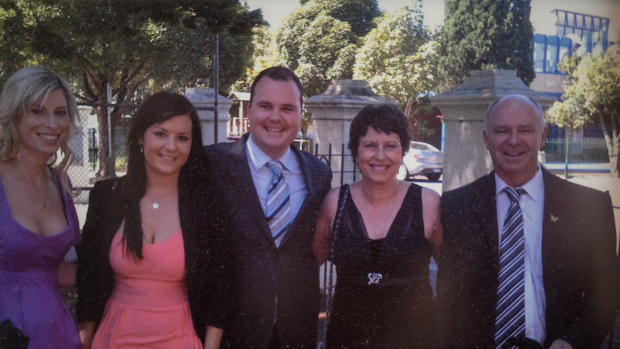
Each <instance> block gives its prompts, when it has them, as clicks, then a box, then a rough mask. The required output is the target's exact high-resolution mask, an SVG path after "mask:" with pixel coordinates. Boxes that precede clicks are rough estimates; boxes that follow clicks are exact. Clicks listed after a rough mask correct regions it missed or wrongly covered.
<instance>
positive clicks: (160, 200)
mask: <svg viewBox="0 0 620 349" xmlns="http://www.w3.org/2000/svg"><path fill="white" fill-rule="evenodd" d="M176 191H177V188H175V189H174V190H172V191H170V192H169V193H167V194H166V195H164V196H163V197H161V198H160V199H159V200H157V199H154V200H152V201H153V203H152V204H151V207H153V209H154V210H157V209H158V208H159V207H160V206H161V205H162V204H163V203H164V200H166V199H168V198H169V197H170V196H171V195H172V194H174V193H175V192H176Z"/></svg>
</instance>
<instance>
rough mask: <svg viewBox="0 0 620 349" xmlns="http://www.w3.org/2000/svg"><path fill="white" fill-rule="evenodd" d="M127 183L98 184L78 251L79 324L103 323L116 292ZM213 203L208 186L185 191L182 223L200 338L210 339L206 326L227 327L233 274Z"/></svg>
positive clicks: (190, 296)
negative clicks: (117, 239) (116, 242)
mask: <svg viewBox="0 0 620 349" xmlns="http://www.w3.org/2000/svg"><path fill="white" fill-rule="evenodd" d="M124 183H125V178H124V177H123V178H118V179H108V180H104V181H99V182H97V183H96V184H95V186H94V188H93V189H92V191H91V193H90V197H89V206H88V213H87V216H86V223H85V225H84V229H83V234H82V242H81V243H80V244H79V245H78V246H77V248H76V249H77V253H78V263H79V265H78V272H77V289H78V302H77V306H76V311H77V318H78V322H86V321H94V322H97V323H99V322H100V321H101V318H102V316H103V310H104V308H105V305H106V303H107V301H108V298H109V297H110V296H111V295H112V291H113V290H114V270H113V269H112V267H111V266H110V261H109V254H110V247H111V244H112V239H113V238H114V235H115V234H116V232H117V231H118V228H119V226H120V224H121V221H122V220H123V212H124V208H123V206H122V204H121V200H120V196H119V193H120V192H121V191H122V190H123V189H122V188H123V185H124ZM211 198H212V195H211V194H210V189H209V188H208V187H207V186H204V185H203V186H201V187H200V188H184V187H182V186H180V187H179V218H180V221H181V229H182V234H183V244H184V248H185V278H186V284H187V295H188V299H189V305H190V310H191V314H192V320H193V322H194V328H195V330H196V334H197V335H198V337H199V338H200V340H201V341H202V340H204V336H205V329H206V325H211V326H215V327H219V328H222V327H223V317H224V308H223V307H224V303H225V302H224V301H223V297H225V293H226V292H227V289H226V282H227V281H226V280H227V275H226V272H225V270H224V269H223V266H224V264H223V262H222V261H223V260H224V258H225V256H223V253H225V251H224V250H223V249H222V248H221V245H220V244H223V243H225V242H222V241H218V240H216V238H215V237H214V236H213V234H211V233H210V232H209V226H210V224H211V221H210V219H211V218H212V217H211V215H210V214H209V212H208V211H207V209H206V208H207V201H209V200H210V199H211Z"/></svg>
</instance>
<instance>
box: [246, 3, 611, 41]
mask: <svg viewBox="0 0 620 349" xmlns="http://www.w3.org/2000/svg"><path fill="white" fill-rule="evenodd" d="M245 1H246V2H247V4H248V7H249V8H250V9H251V10H254V9H257V8H261V9H262V10H263V17H264V18H265V19H266V20H267V21H268V22H269V24H270V26H271V27H270V28H271V30H272V31H274V32H275V31H277V29H278V28H279V27H280V26H281V25H282V21H283V20H284V19H285V18H286V17H287V16H288V15H290V14H291V13H293V11H295V9H296V8H298V7H299V6H300V5H299V0H245ZM333 1H337V0H333ZM415 2H416V1H415V0H378V3H379V7H380V8H381V9H382V10H384V11H386V12H392V11H394V10H396V9H399V8H402V7H404V6H407V5H409V6H411V7H413V4H414V3H415ZM443 5H444V0H422V11H424V25H426V26H428V27H429V28H431V29H434V28H436V27H437V26H440V25H442V24H443V20H444V13H443ZM531 6H532V11H531V15H530V20H531V21H532V25H533V26H534V31H535V32H537V33H540V34H546V35H555V15H554V14H552V13H551V11H552V10H553V9H563V10H568V11H572V12H579V13H584V14H589V15H594V16H600V17H605V18H609V19H610V28H609V33H610V35H609V36H610V37H609V39H610V40H612V41H613V40H614V39H616V38H617V37H618V36H619V35H618V34H619V31H620V0H532V2H531Z"/></svg>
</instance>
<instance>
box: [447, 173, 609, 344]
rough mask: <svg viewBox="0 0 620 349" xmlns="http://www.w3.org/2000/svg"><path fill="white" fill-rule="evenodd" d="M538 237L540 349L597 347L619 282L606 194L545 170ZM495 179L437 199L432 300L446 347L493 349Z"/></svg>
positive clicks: (496, 262)
mask: <svg viewBox="0 0 620 349" xmlns="http://www.w3.org/2000/svg"><path fill="white" fill-rule="evenodd" d="M542 171H543V180H544V187H545V203H544V216H543V228H542V229H543V230H542V267H543V285H544V290H545V298H546V314H545V323H546V333H545V343H544V347H545V348H548V347H549V346H550V345H551V343H552V342H553V341H555V340H556V339H558V338H561V339H564V340H565V341H567V342H568V343H570V344H571V345H572V346H573V348H598V347H599V346H600V344H601V342H602V341H603V339H604V338H605V335H606V334H607V333H608V331H609V330H610V329H611V328H612V325H613V322H614V317H615V314H616V312H617V309H618V301H619V296H620V281H619V275H620V274H619V270H618V260H617V257H616V234H615V227H614V224H615V223H614V216H613V208H612V205H611V198H610V197H609V195H608V194H605V193H602V192H599V191H596V190H592V189H588V188H585V187H582V186H579V185H575V184H572V183H570V182H568V181H565V180H562V179H560V178H558V177H556V176H554V175H552V174H550V173H549V172H548V171H546V170H545V169H543V170H542ZM495 198H496V195H495V174H494V173H491V174H489V175H487V176H484V177H482V178H480V179H478V180H477V181H475V182H473V183H471V184H469V185H466V186H464V187H461V188H459V189H456V190H453V191H449V192H446V193H444V194H443V196H442V198H441V212H442V221H443V228H444V249H443V252H442V257H441V258H440V259H439V261H438V264H439V269H438V276H437V293H438V299H439V305H440V307H442V318H443V329H442V332H443V334H444V336H445V337H446V339H447V340H446V344H447V347H451V348H488V347H493V342H494V335H495V329H494V326H495V325H494V323H495V315H496V311H495V306H496V302H497V286H498V285H497V278H498V272H499V266H498V265H499V251H498V250H499V247H498V240H499V239H498V226H497V213H496V212H497V209H496V200H495Z"/></svg>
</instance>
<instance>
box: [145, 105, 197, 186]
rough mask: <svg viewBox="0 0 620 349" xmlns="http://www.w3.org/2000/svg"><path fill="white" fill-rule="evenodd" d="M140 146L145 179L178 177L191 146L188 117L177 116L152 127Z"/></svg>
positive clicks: (190, 121)
mask: <svg viewBox="0 0 620 349" xmlns="http://www.w3.org/2000/svg"><path fill="white" fill-rule="evenodd" d="M140 144H141V145H142V147H143V152H144V165H145V168H146V175H147V177H149V176H178V175H179V173H180V171H181V167H183V165H185V162H186V161H187V158H188V157H189V152H190V149H191V146H192V120H191V119H190V118H189V116H188V115H178V116H174V117H172V118H170V119H168V120H166V121H164V122H161V123H159V124H155V125H152V126H151V127H149V128H147V129H146V131H145V132H144V137H143V138H142V139H140Z"/></svg>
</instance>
